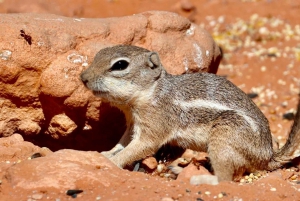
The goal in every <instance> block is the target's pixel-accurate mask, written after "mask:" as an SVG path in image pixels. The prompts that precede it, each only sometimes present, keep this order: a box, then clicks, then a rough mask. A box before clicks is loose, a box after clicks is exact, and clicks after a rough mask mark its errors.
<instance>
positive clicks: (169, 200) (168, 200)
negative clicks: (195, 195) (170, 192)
mask: <svg viewBox="0 0 300 201" xmlns="http://www.w3.org/2000/svg"><path fill="white" fill-rule="evenodd" d="M161 201H174V200H173V199H172V198H168V197H166V198H163V199H161Z"/></svg>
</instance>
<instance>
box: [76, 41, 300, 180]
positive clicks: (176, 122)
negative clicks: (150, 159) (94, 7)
mask: <svg viewBox="0 0 300 201" xmlns="http://www.w3.org/2000/svg"><path fill="white" fill-rule="evenodd" d="M118 61H119V62H120V63H122V62H123V64H124V63H125V64H126V62H127V63H128V66H127V67H124V66H123V67H122V65H121V68H120V69H118V68H112V66H113V65H114V64H116V63H117V62H118ZM81 79H82V81H83V83H84V84H85V85H86V86H87V87H88V88H89V89H90V90H92V91H93V92H94V94H95V95H96V96H99V97H101V98H102V99H103V100H104V101H107V102H110V103H111V104H112V105H114V106H116V107H118V108H120V109H121V110H122V111H123V112H124V114H125V117H126V121H127V129H126V131H125V133H124V135H123V137H122V138H121V140H120V141H119V143H118V144H117V145H116V146H115V147H114V148H113V149H112V150H110V151H107V152H102V153H103V154H104V155H105V156H106V157H108V158H109V159H110V160H111V161H113V162H114V163H115V164H116V165H118V166H119V167H124V166H125V165H127V164H131V163H133V162H134V161H137V160H140V159H143V158H145V157H146V156H149V155H153V154H154V153H155V152H157V151H158V149H159V148H160V147H162V146H163V145H164V144H167V143H170V144H174V145H178V146H180V147H183V148H190V149H193V150H196V151H205V152H208V155H209V158H210V161H211V165H212V167H213V170H214V173H215V175H216V176H218V178H219V180H233V179H234V178H235V177H239V176H241V175H242V174H243V173H244V172H245V171H248V172H251V171H255V170H262V169H268V170H273V169H276V168H279V167H281V166H282V165H284V164H285V163H287V162H289V161H290V160H292V159H293V158H295V157H298V156H299V155H300V154H299V148H300V147H299V146H300V122H299V121H300V117H299V116H300V115H299V106H298V113H297V115H296V119H295V123H294V126H293V129H292V131H291V134H290V137H289V139H288V141H287V143H286V145H285V146H284V147H283V148H282V149H280V150H278V151H276V152H275V151H274V150H273V148H272V136H271V132H270V129H269V124H268V120H267V119H266V117H265V116H264V115H263V113H262V112H261V111H260V110H259V109H258V107H257V106H256V105H255V104H254V103H253V102H252V100H251V99H249V98H248V97H247V95H246V94H245V93H244V92H243V91H241V90H240V89H239V88H238V87H236V86H235V85H234V84H232V83H231V82H230V81H228V80H226V79H225V78H222V77H219V76H217V75H214V74H208V73H195V74H184V75H178V76H174V75H170V74H168V73H167V72H166V71H165V70H164V68H163V66H162V65H161V63H160V61H159V57H158V54H157V53H155V52H151V51H149V50H146V49H143V48H140V47H135V46H126V45H119V46H114V47H109V48H105V49H102V50H101V51H99V53H98V54H97V55H96V57H95V59H94V61H93V63H92V64H91V66H90V67H89V68H88V69H87V70H85V71H84V72H83V73H82V74H81Z"/></svg>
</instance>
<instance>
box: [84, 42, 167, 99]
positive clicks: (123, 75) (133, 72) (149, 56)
mask: <svg viewBox="0 0 300 201" xmlns="http://www.w3.org/2000/svg"><path fill="white" fill-rule="evenodd" d="M163 71H164V69H163V66H162V65H161V62H160V59H159V56H158V54H157V53H156V52H151V51H149V50H147V49H144V48H141V47H136V46H130V45H117V46H113V47H108V48H104V49H102V50H100V51H99V52H98V53H97V54H96V56H95V58H94V61H93V62H92V64H91V65H90V66H89V68H88V69H86V70H85V71H83V72H82V73H81V75H80V78H81V80H82V82H83V83H84V84H85V86H86V87H87V88H89V89H90V90H92V91H93V93H94V94H95V95H96V96H99V97H102V98H104V99H106V100H108V101H110V102H123V103H126V102H128V101H130V100H131V99H133V98H134V97H136V96H138V93H140V92H142V91H144V90H147V89H149V88H151V87H152V86H153V85H155V82H156V81H157V80H158V79H159V78H160V77H161V76H162V72H163Z"/></svg>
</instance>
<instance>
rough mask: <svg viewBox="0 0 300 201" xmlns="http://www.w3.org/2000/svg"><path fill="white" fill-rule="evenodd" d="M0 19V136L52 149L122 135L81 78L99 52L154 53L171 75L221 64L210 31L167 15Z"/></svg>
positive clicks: (117, 121) (99, 145)
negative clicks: (116, 48)
mask: <svg viewBox="0 0 300 201" xmlns="http://www.w3.org/2000/svg"><path fill="white" fill-rule="evenodd" d="M0 19H1V20H0V69H1V71H0V88H1V92H0V136H10V135H12V134H13V133H15V132H17V133H20V134H21V135H23V136H26V138H29V137H30V138H32V137H34V138H35V139H37V138H39V139H38V140H37V141H36V142H37V144H39V145H42V146H49V147H51V148H53V149H59V148H68V147H71V148H77V149H85V150H99V151H100V150H105V149H109V148H111V146H112V145H114V144H115V143H116V142H117V141H118V139H119V138H120V136H121V135H122V133H123V131H124V129H125V123H124V118H123V115H122V114H121V112H120V111H118V110H117V109H115V108H111V107H110V106H109V105H108V104H102V103H101V100H100V99H98V98H95V97H94V96H93V95H92V94H91V92H89V91H88V90H87V89H85V88H84V86H83V84H82V83H81V82H80V80H79V74H80V73H81V72H82V70H84V69H85V68H87V66H88V65H89V64H90V63H91V62H92V60H93V57H94V55H95V54H96V53H97V52H98V51H99V50H100V49H101V48H104V47H107V46H111V45H115V44H131V45H137V46H141V47H144V48H147V49H150V50H153V51H157V52H158V53H159V54H160V57H161V60H162V63H163V65H164V66H165V68H166V69H167V71H168V72H170V73H172V74H181V73H184V72H197V71H210V72H216V69H217V67H218V64H219V61H220V50H219V47H218V46H217V45H216V44H215V43H214V41H213V39H212V38H211V36H210V35H209V34H208V32H206V31H205V30H203V29H201V28H200V27H198V26H197V25H195V24H192V23H191V22H190V21H189V20H187V19H186V18H183V17H180V16H179V15H177V14H174V13H170V12H158V11H149V12H145V13H141V14H137V15H133V16H127V17H120V18H107V19H84V18H68V17H62V16H57V15H51V14H0ZM40 134H48V135H46V136H44V137H42V139H40V138H41V137H39V136H40ZM36 135H37V136H36ZM57 139H59V141H60V142H59V143H58V142H57ZM51 140H52V142H50V141H51Z"/></svg>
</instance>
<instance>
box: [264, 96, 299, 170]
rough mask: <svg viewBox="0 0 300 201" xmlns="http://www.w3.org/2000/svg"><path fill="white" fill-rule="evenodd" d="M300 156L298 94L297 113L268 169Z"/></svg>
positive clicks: (273, 168) (280, 165) (276, 167)
mask: <svg viewBox="0 0 300 201" xmlns="http://www.w3.org/2000/svg"><path fill="white" fill-rule="evenodd" d="M299 156H300V96H299V100H298V107H297V113H296V116H295V119H294V123H293V125H292V128H291V131H290V134H289V137H288V139H287V142H286V143H285V145H284V146H283V147H282V148H281V149H279V150H278V151H275V153H274V155H273V157H272V159H271V161H270V162H269V164H268V169H269V170H275V169H278V168H280V167H282V166H283V165H284V164H286V163H289V162H291V160H293V159H294V158H297V157H299Z"/></svg>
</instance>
